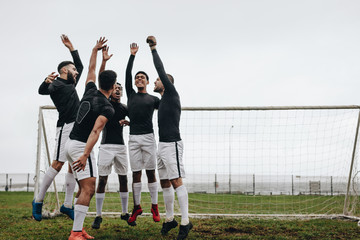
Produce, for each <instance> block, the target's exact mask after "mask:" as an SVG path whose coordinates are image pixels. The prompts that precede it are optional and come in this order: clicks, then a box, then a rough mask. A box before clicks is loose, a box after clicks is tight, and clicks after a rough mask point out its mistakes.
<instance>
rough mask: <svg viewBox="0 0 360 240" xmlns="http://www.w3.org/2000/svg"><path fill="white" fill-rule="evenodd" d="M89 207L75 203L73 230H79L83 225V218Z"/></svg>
mask: <svg viewBox="0 0 360 240" xmlns="http://www.w3.org/2000/svg"><path fill="white" fill-rule="evenodd" d="M88 209H89V207H88V206H84V205H78V204H77V205H75V207H74V211H75V219H74V223H73V229H72V230H73V231H74V232H81V231H82V229H83V225H84V220H85V216H86V213H87V211H88Z"/></svg>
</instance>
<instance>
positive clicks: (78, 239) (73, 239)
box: [68, 230, 86, 240]
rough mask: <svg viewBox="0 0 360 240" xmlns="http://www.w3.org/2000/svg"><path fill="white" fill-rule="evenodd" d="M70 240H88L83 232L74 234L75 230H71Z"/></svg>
mask: <svg viewBox="0 0 360 240" xmlns="http://www.w3.org/2000/svg"><path fill="white" fill-rule="evenodd" d="M68 240H86V238H84V236H83V233H82V232H73V230H71V232H70V237H69V239H68Z"/></svg>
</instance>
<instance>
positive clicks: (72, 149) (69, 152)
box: [65, 139, 97, 181]
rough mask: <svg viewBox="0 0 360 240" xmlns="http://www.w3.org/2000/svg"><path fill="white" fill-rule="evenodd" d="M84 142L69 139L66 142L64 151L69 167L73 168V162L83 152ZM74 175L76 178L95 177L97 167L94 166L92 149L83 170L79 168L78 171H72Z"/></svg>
mask: <svg viewBox="0 0 360 240" xmlns="http://www.w3.org/2000/svg"><path fill="white" fill-rule="evenodd" d="M85 145H86V143H83V142H80V141H77V140H72V139H69V140H68V141H67V142H66V146H65V152H66V157H67V160H68V161H69V163H70V165H71V168H73V163H74V162H75V161H77V160H78V159H79V157H80V156H81V155H83V153H84V149H85ZM73 173H74V177H75V179H77V180H79V181H80V180H82V179H85V178H91V177H96V175H97V168H96V160H95V156H94V151H91V153H90V156H89V158H88V159H87V161H86V166H85V169H84V170H80V172H76V171H73Z"/></svg>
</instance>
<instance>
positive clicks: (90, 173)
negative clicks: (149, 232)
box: [32, 35, 193, 240]
mask: <svg viewBox="0 0 360 240" xmlns="http://www.w3.org/2000/svg"><path fill="white" fill-rule="evenodd" d="M61 41H62V43H63V44H64V46H65V47H66V48H68V50H69V51H70V53H71V56H72V59H73V61H63V62H61V63H60V64H59V65H58V68H57V71H58V73H56V72H52V73H50V74H49V75H48V76H47V77H46V79H45V80H44V81H43V82H42V83H41V85H40V87H39V94H41V95H50V98H51V100H52V101H53V103H54V105H55V107H56V109H57V111H58V113H59V117H58V120H57V124H56V140H55V141H56V145H55V153H54V157H53V162H52V164H51V166H50V167H49V168H48V169H47V171H46V172H45V175H44V177H43V179H42V182H41V186H40V188H39V193H38V194H37V196H36V197H35V198H34V200H33V202H32V217H33V219H35V220H36V221H41V220H42V207H43V204H44V198H45V195H46V192H47V190H48V188H49V186H50V184H51V183H52V181H53V180H54V178H55V177H56V175H57V174H58V173H59V172H60V171H61V169H62V167H63V165H64V163H65V162H68V165H69V167H68V172H67V173H66V176H65V199H64V203H63V204H62V206H61V208H60V212H61V213H63V214H66V215H67V216H68V217H69V218H71V219H72V220H73V227H72V229H71V230H70V229H69V230H70V236H69V238H68V239H69V240H78V239H79V240H81V239H94V237H93V236H90V235H89V234H88V233H87V232H86V231H85V228H84V226H83V225H84V220H85V217H86V214H87V212H88V209H89V205H90V201H91V199H92V197H93V196H94V195H95V199H96V217H95V219H94V221H93V223H92V225H91V227H92V228H93V229H99V228H100V227H101V223H102V220H103V219H102V208H103V203H104V199H105V186H106V184H107V180H108V176H109V175H110V173H111V172H112V169H113V168H114V171H115V173H116V174H117V175H118V179H119V184H120V199H121V212H122V213H121V216H120V219H121V220H124V221H126V222H127V224H129V225H130V226H136V225H137V224H136V219H137V216H139V215H141V214H142V213H143V209H142V207H141V191H142V183H141V176H142V171H143V170H145V172H146V176H147V180H148V183H147V186H148V191H149V193H150V197H151V209H150V211H151V214H152V218H153V220H154V222H160V221H161V219H160V214H159V210H158V185H159V182H160V186H161V188H162V191H163V198H164V205H165V211H166V217H165V219H164V220H163V224H162V228H161V232H160V233H159V234H161V235H166V234H168V232H169V231H170V230H172V229H175V228H177V227H178V225H179V227H178V229H179V230H178V236H177V239H185V238H186V237H187V236H188V234H189V232H190V230H191V229H192V227H193V225H192V223H191V221H190V220H189V216H188V208H189V207H188V192H187V189H186V187H185V185H184V184H183V181H182V179H183V178H185V171H184V164H183V160H182V156H183V142H182V140H181V137H180V130H179V122H180V115H181V103H180V97H179V94H178V92H177V90H176V88H175V85H174V77H173V76H172V75H170V74H168V73H166V72H165V69H164V66H163V63H162V61H161V59H160V57H159V54H158V52H157V49H156V47H157V41H156V38H155V37H153V36H149V37H147V39H146V42H147V44H148V45H149V48H150V52H151V54H152V57H153V63H154V66H155V69H156V71H157V73H158V78H157V79H156V80H155V82H154V90H153V91H154V92H156V93H158V94H160V98H158V97H155V96H153V95H150V94H149V93H148V90H147V87H148V86H147V85H148V84H149V77H148V75H147V74H146V72H144V71H138V72H137V73H136V74H135V76H134V77H133V75H132V68H133V63H134V61H135V56H136V53H137V52H138V49H139V47H138V45H137V44H136V43H132V44H130V57H129V60H128V64H127V67H126V74H125V91H126V95H127V104H123V103H122V102H121V97H122V94H123V86H122V85H121V83H119V82H118V81H117V74H116V72H115V71H113V70H108V69H106V63H107V61H108V60H110V59H111V57H112V54H109V46H108V45H107V44H106V43H107V39H105V38H104V37H101V38H100V39H99V40H97V41H96V44H95V46H94V47H93V49H92V52H91V56H90V62H89V69H88V73H87V76H86V80H85V92H84V94H83V97H82V99H80V98H79V97H78V93H77V91H76V86H77V85H78V83H79V82H80V80H81V75H82V71H83V69H84V67H83V64H82V62H81V59H80V56H79V53H78V51H77V50H76V49H75V48H74V46H73V44H72V42H71V41H70V39H69V38H68V36H66V35H62V36H61ZM100 51H101V53H102V61H101V65H100V70H99V72H98V77H97V76H96V59H97V54H98V52H100ZM133 86H135V87H133ZM155 109H157V114H158V129H159V142H158V143H156V141H155V137H154V130H153V123H152V118H153V113H154V110H155ZM127 119H129V120H127ZM125 126H128V127H129V128H130V130H129V132H130V135H129V142H128V146H126V144H125V142H124V138H123V127H125ZM101 132H102V137H101V143H100V148H99V156H98V159H97V161H96V159H95V156H94V151H93V147H94V146H95V144H96V142H97V141H98V139H99V137H100V133H101ZM129 163H130V165H129ZM129 168H130V170H131V172H132V194H133V209H132V211H131V213H129V211H128V199H129V191H128V179H127V173H128V170H129ZM156 170H157V171H158V176H159V179H160V180H159V181H158V180H157V178H156V174H155V171H156ZM96 178H98V181H96ZM96 182H98V183H97V185H96ZM76 184H77V185H78V192H77V193H76V195H75V198H74V191H75V187H76ZM175 192H176V195H177V198H178V204H179V206H180V212H181V222H180V223H178V222H177V221H176V220H175V218H174V201H175ZM119 207H120V206H119ZM138 227H139V226H138Z"/></svg>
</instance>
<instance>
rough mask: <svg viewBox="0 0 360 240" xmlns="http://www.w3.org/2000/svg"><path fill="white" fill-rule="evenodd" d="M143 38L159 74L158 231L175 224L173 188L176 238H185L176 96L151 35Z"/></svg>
mask: <svg viewBox="0 0 360 240" xmlns="http://www.w3.org/2000/svg"><path fill="white" fill-rule="evenodd" d="M146 42H147V43H148V44H149V46H150V49H151V52H152V56H153V61H154V65H155V68H156V71H157V73H158V74H159V78H157V79H156V81H155V87H154V91H155V92H158V93H160V95H161V100H160V105H159V110H158V125H159V146H158V147H159V148H158V171H159V178H160V185H161V187H162V189H163V196H164V203H165V209H166V219H165V222H164V223H163V227H162V229H161V234H163V235H165V234H167V233H168V232H169V231H170V230H171V229H172V228H175V227H176V226H177V225H178V223H177V222H176V220H175V219H174V190H173V188H174V189H175V191H176V194H177V197H178V201H179V205H180V211H181V224H180V229H179V234H178V237H177V239H185V238H186V237H187V235H188V233H189V231H190V229H191V228H192V227H193V225H192V223H191V222H190V221H189V217H188V208H189V207H188V193H187V190H186V187H185V185H183V182H182V178H184V177H185V171H184V164H183V161H182V156H183V142H182V140H181V137H180V130H179V122H180V115H181V104H180V97H179V94H178V92H177V91H176V89H175V86H174V78H173V77H172V76H171V75H170V74H166V72H165V69H164V66H163V63H162V61H161V59H160V57H159V55H158V53H157V51H156V39H155V37H153V36H149V37H148V38H147V39H146Z"/></svg>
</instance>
